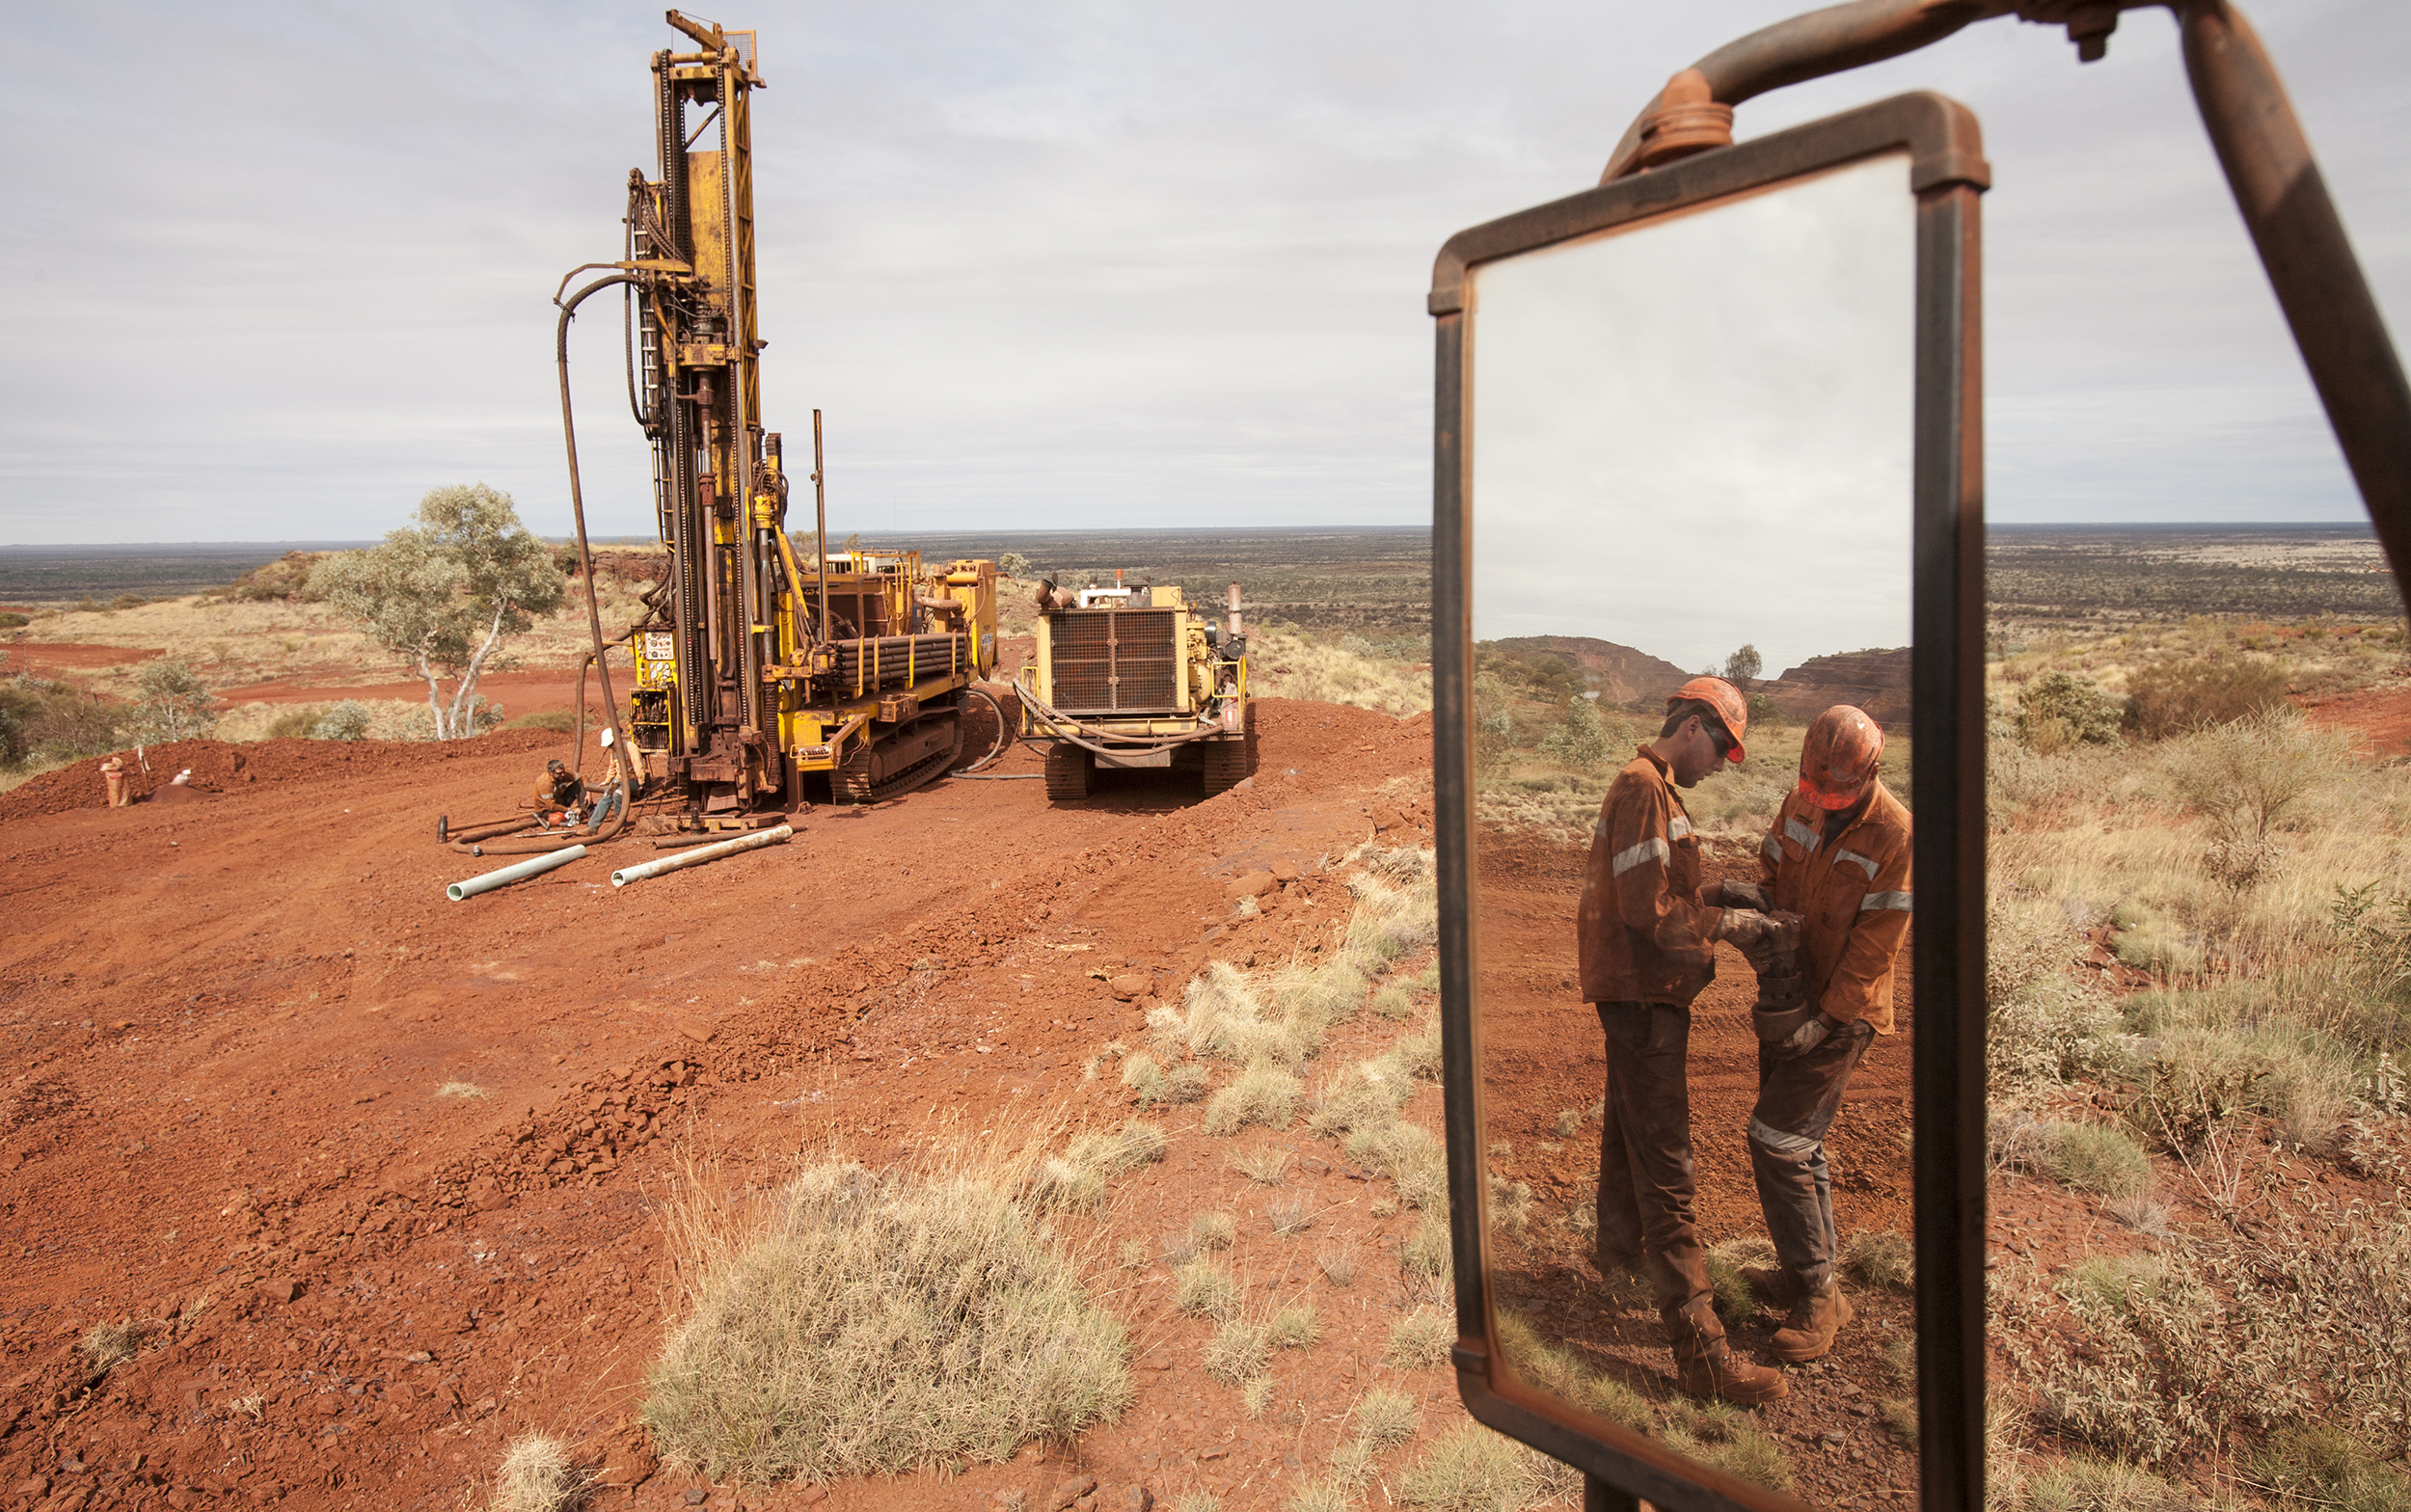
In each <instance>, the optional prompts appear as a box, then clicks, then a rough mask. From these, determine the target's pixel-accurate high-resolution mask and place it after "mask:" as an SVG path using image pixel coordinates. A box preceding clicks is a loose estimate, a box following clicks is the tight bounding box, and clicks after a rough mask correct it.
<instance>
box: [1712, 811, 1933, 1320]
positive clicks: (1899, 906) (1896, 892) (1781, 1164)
mask: <svg viewBox="0 0 2411 1512" xmlns="http://www.w3.org/2000/svg"><path fill="white" fill-rule="evenodd" d="M1912 832H1913V825H1912V824H1911V823H1910V817H1909V810H1907V809H1906V808H1903V807H1902V806H1901V802H1900V799H1898V798H1896V797H1894V796H1892V794H1891V792H1890V790H1889V789H1887V788H1885V787H1884V786H1883V781H1882V779H1880V778H1879V779H1878V780H1876V781H1875V782H1874V783H1873V784H1872V785H1871V787H1870V790H1869V792H1868V794H1867V796H1866V797H1865V798H1864V799H1863V800H1862V801H1861V802H1860V803H1859V804H1858V806H1857V807H1856V809H1845V810H1842V811H1840V812H1838V813H1835V812H1831V811H1829V810H1827V809H1824V808H1821V807H1819V806H1818V805H1817V804H1816V803H1814V802H1812V801H1810V799H1809V798H1808V796H1806V795H1804V794H1801V793H1798V792H1795V793H1794V794H1793V795H1792V796H1790V797H1788V798H1786V799H1784V801H1783V807H1782V808H1781V810H1780V811H1778V812H1777V813H1776V815H1775V817H1774V824H1773V825H1771V826H1770V827H1769V828H1768V830H1767V838H1766V841H1765V843H1764V845H1763V846H1761V847H1760V849H1759V853H1758V875H1759V879H1760V883H1761V885H1763V886H1764V887H1765V888H1766V891H1767V897H1768V901H1769V903H1770V904H1771V905H1772V906H1773V907H1774V910H1775V911H1777V912H1780V913H1796V914H1799V915H1800V916H1801V919H1802V920H1803V921H1805V922H1804V933H1803V935H1802V937H1801V955H1802V957H1803V959H1802V961H1801V975H1802V977H1803V978H1804V979H1805V980H1806V985H1807V988H1808V1002H1809V1003H1810V1005H1812V1006H1813V1007H1815V1009H1816V1010H1817V1012H1819V1013H1821V1014H1823V1015H1824V1016H1825V1017H1826V1018H1827V1019H1829V1020H1830V1021H1832V1022H1833V1023H1834V1024H1838V1025H1839V1026H1840V1027H1838V1028H1835V1029H1833V1031H1832V1032H1831V1033H1830V1034H1829V1035H1828V1036H1827V1037H1826V1038H1825V1039H1823V1040H1821V1041H1819V1042H1818V1043H1817V1045H1816V1046H1815V1047H1814V1048H1813V1049H1810V1050H1807V1051H1805V1052H1795V1051H1793V1050H1791V1049H1790V1048H1789V1047H1788V1046H1786V1045H1784V1044H1782V1043H1779V1042H1778V1043H1774V1044H1763V1043H1762V1044H1760V1045H1759V1046H1758V1101H1757V1104H1756V1106H1754V1107H1753V1108H1751V1109H1750V1114H1749V1167H1750V1175H1751V1177H1752V1178H1753V1180H1754V1181H1755V1182H1756V1184H1757V1188H1758V1205H1759V1206H1760V1207H1761V1208H1762V1209H1763V1210H1764V1211H1765V1213H1766V1220H1767V1234H1768V1237H1770V1238H1772V1239H1773V1240H1774V1253H1775V1257H1776V1259H1777V1260H1778V1261H1779V1262H1780V1263H1781V1265H1782V1266H1783V1268H1784V1269H1785V1270H1786V1271H1788V1272H1790V1273H1791V1276H1792V1279H1793V1280H1794V1281H1795V1282H1796V1283H1798V1284H1799V1286H1800V1288H1801V1294H1802V1295H1807V1294H1809V1293H1812V1292H1821V1291H1823V1290H1824V1289H1825V1287H1826V1284H1827V1283H1828V1282H1829V1281H1830V1280H1831V1279H1832V1275H1833V1257H1834V1254H1835V1250H1836V1246H1837V1244H1838V1242H1839V1241H1838V1237H1837V1235H1836V1233H1835V1230H1834V1226H1833V1181H1832V1174H1831V1172H1830V1171H1829V1170H1828V1168H1827V1166H1826V1160H1825V1135H1826V1131H1827V1130H1828V1129H1829V1128H1830V1127H1831V1126H1832V1124H1833V1116H1834V1114H1835V1113H1837V1112H1838V1111H1840V1108H1841V1105H1842V1094H1843V1093H1844V1092H1845V1091H1846V1090H1847V1089H1848V1088H1849V1086H1850V1077H1851V1072H1852V1071H1853V1070H1855V1069H1856V1067H1857V1065H1858V1060H1859V1057H1860V1056H1862V1055H1864V1054H1865V1053H1866V1051H1867V1046H1868V1045H1869V1043H1871V1042H1872V1040H1873V1038H1874V1037H1875V1036H1876V1035H1888V1034H1890V1033H1891V1032H1892V976H1893V968H1894V965H1895V963H1896V962H1897V961H1898V960H1899V958H1900V950H1901V946H1902V944H1903V943H1904V942H1905V941H1906V940H1907V939H1908V938H1909V921H1910V905H1911V904H1912V903H1913V901H1914V899H1913V895H1912V890H1911V888H1910V840H1911V836H1912Z"/></svg>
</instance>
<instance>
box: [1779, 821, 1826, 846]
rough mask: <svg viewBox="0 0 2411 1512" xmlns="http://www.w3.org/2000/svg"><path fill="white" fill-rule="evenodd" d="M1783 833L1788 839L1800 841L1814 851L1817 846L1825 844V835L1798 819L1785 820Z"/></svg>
mask: <svg viewBox="0 0 2411 1512" xmlns="http://www.w3.org/2000/svg"><path fill="white" fill-rule="evenodd" d="M1783 835H1784V838H1786V839H1789V840H1797V841H1799V842H1800V843H1801V845H1803V846H1805V847H1807V848H1808V850H1810V851H1811V852H1814V851H1815V850H1816V849H1817V847H1819V846H1821V845H1823V844H1825V836H1823V835H1821V834H1818V833H1817V832H1816V831H1815V830H1813V829H1811V828H1809V827H1808V826H1807V825H1805V824H1803V823H1801V822H1800V821H1799V820H1796V819H1787V820H1785V821H1783Z"/></svg>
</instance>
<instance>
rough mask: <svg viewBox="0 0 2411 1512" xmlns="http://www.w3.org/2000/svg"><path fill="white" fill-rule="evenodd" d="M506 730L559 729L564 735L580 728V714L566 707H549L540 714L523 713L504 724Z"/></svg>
mask: <svg viewBox="0 0 2411 1512" xmlns="http://www.w3.org/2000/svg"><path fill="white" fill-rule="evenodd" d="M502 728H504V729H506V730H557V731H559V732H560V733H561V734H563V735H567V734H568V733H569V732H570V731H572V730H575V729H576V728H578V716H577V715H575V714H572V713H571V712H570V711H568V710H566V709H547V710H544V711H543V712H542V713H540V714H523V715H520V716H519V717H518V718H516V719H513V720H511V721H509V722H508V723H506V724H505V725H503V726H502Z"/></svg>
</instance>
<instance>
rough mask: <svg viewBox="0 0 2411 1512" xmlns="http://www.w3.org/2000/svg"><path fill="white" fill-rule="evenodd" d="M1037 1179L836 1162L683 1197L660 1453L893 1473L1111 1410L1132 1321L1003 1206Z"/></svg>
mask: <svg viewBox="0 0 2411 1512" xmlns="http://www.w3.org/2000/svg"><path fill="white" fill-rule="evenodd" d="M1026 1175H1027V1173H1026V1172H1023V1171H1016V1170H1007V1169H1003V1168H1002V1166H1001V1165H999V1164H997V1163H988V1164H970V1163H967V1162H966V1163H961V1164H957V1165H954V1166H953V1167H951V1168H947V1167H944V1166H942V1165H941V1166H939V1167H938V1168H937V1169H927V1170H922V1171H918V1172H912V1173H909V1174H904V1175H897V1174H891V1175H887V1176H884V1177H881V1176H876V1175H872V1174H871V1173H870V1172H868V1171H865V1170H864V1169H863V1168H862V1167H860V1166H857V1165H853V1164H851V1163H849V1162H844V1161H831V1162H829V1163H827V1164H825V1165H822V1166H820V1167H818V1168H816V1169H814V1170H812V1171H810V1172H807V1173H806V1174H805V1175H803V1176H802V1177H801V1178H800V1179H799V1180H798V1181H797V1182H796V1183H795V1184H794V1185H792V1186H790V1187H789V1188H787V1189H786V1190H785V1191H784V1192H782V1193H779V1194H776V1195H775V1196H774V1197H772V1198H770V1199H766V1200H764V1201H761V1202H755V1203H752V1204H749V1205H745V1206H739V1205H734V1204H730V1205H722V1204H716V1203H715V1202H713V1200H712V1199H711V1197H710V1196H709V1195H707V1194H704V1193H702V1192H700V1191H698V1190H696V1189H694V1188H692V1187H690V1188H688V1189H687V1190H685V1191H684V1192H683V1193H681V1194H680V1196H679V1198H678V1199H677V1200H676V1201H675V1202H673V1203H672V1206H671V1219H670V1227H671V1237H672V1240H673V1247H674V1248H677V1249H683V1250H684V1251H686V1252H687V1256H688V1257H687V1259H686V1262H685V1265H684V1271H683V1273H684V1274H685V1276H686V1277H687V1278H688V1286H687V1293H686V1297H685V1315H684V1316H683V1317H682V1318H681V1319H680V1320H678V1322H677V1323H676V1324H675V1326H674V1327H673V1328H672V1329H671V1331H670V1335H669V1338H668V1341H667V1342H666V1344H664V1347H663V1350H662V1354H661V1356H660V1358H659V1359H657V1360H656V1361H655V1362H654V1363H653V1365H652V1366H651V1368H650V1369H649V1370H648V1371H647V1372H646V1386H647V1388H648V1395H647V1398H646V1400H645V1403H644V1407H643V1416H644V1419H645V1421H646V1423H647V1424H648V1425H649V1426H650V1427H651V1428H652V1430H653V1433H654V1436H655V1438H656V1439H657V1440H658V1441H659V1444H660V1446H661V1451H662V1456H663V1458H664V1460H666V1461H668V1462H669V1463H671V1464H672V1465H675V1466H680V1467H685V1468H692V1469H699V1470H701V1471H702V1472H705V1473H706V1474H708V1475H709V1476H711V1478H713V1479H714V1480H723V1481H724V1480H745V1481H754V1482H772V1481H778V1480H785V1479H790V1478H797V1479H803V1480H809V1481H821V1480H826V1479H828V1478H830V1477H832V1476H837V1475H861V1474H894V1473H897V1472H903V1471H908V1470H911V1469H914V1468H916V1467H919V1466H925V1465H935V1464H951V1463H955V1462H958V1461H964V1460H970V1461H995V1460H1001V1459H1004V1458H1005V1457H1006V1456H1008V1455H1010V1454H1011V1453H1012V1452H1013V1451H1014V1450H1015V1448H1016V1447H1017V1446H1018V1445H1021V1444H1023V1443H1025V1442H1027V1441H1029V1440H1031V1439H1036V1438H1069V1437H1070V1435H1072V1434H1075V1433H1077V1432H1079V1431H1080V1430H1081V1429H1084V1428H1086V1427H1088V1426H1090V1425H1091V1424H1093V1423H1096V1422H1098V1421H1100V1420H1102V1419H1105V1418H1112V1417H1114V1416H1115V1415H1117V1414H1119V1413H1120V1412H1121V1411H1122V1410H1123V1408H1124V1406H1125V1405H1127V1403H1128V1402H1129V1399H1130V1378H1129V1371H1128V1366H1127V1357H1128V1353H1129V1348H1128V1343H1127V1341H1126V1339H1125V1338H1124V1334H1123V1329H1122V1325H1121V1324H1120V1323H1118V1322H1116V1321H1115V1320H1114V1318H1113V1317H1112V1316H1111V1315H1110V1314H1108V1313H1106V1312H1105V1311H1103V1310H1100V1309H1098V1308H1097V1306H1096V1305H1095V1304H1094V1303H1093V1302H1092V1301H1091V1300H1090V1298H1089V1296H1088V1295H1087V1293H1086V1292H1085V1291H1084V1290H1083V1289H1082V1288H1081V1285H1080V1280H1079V1275H1078V1271H1077V1268H1076V1266H1075V1264H1074V1262H1073V1259H1072V1257H1071V1256H1070V1255H1069V1254H1068V1253H1067V1252H1066V1251H1065V1249H1064V1246H1063V1245H1062V1243H1061V1242H1060V1241H1058V1240H1056V1239H1054V1238H1053V1237H1051V1236H1050V1235H1049V1234H1048V1233H1047V1232H1046V1231H1045V1230H1044V1229H1041V1228H1040V1227H1038V1226H1037V1225H1035V1224H1034V1223H1033V1222H1032V1221H1031V1219H1030V1217H1029V1216H1028V1214H1027V1213H1026V1212H1025V1211H1024V1210H1023V1209H1022V1208H1021V1207H1020V1206H1019V1205H1017V1204H1016V1202H1014V1201H1013V1200H1012V1198H1011V1197H1010V1196H1009V1195H1008V1194H1009V1193H1011V1192H1013V1191H1016V1190H1017V1189H1019V1188H1021V1186H1022V1185H1023V1184H1024V1181H1025V1180H1026Z"/></svg>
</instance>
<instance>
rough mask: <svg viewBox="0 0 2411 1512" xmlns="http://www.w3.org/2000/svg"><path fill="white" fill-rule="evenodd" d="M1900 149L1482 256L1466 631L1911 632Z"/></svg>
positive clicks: (1908, 287) (1730, 637) (1781, 637)
mask: <svg viewBox="0 0 2411 1512" xmlns="http://www.w3.org/2000/svg"><path fill="white" fill-rule="evenodd" d="M1914 213H1915V204H1914V201H1913V199H1912V197H1911V196H1910V189H1909V164H1908V157H1907V155H1906V154H1904V153H1891V154H1886V155H1884V156H1882V157H1878V158H1874V159H1870V160H1868V161H1866V162H1864V163H1859V164H1855V165H1852V166H1850V167H1846V168H1842V169H1836V170H1833V171H1830V172H1829V173H1825V174H1822V175H1816V176H1814V177H1811V178H1808V179H1804V180H1801V181H1797V182H1795V183H1792V184H1787V185H1784V186H1782V187H1780V188H1778V189H1774V190H1769V191H1761V192H1758V193H1755V194H1751V195H1747V196H1744V197H1740V198H1737V199H1735V200H1731V201H1725V202H1719V203H1717V204H1715V205H1710V206H1706V207H1702V208H1700V209H1696V210H1693V211H1691V212H1689V213H1686V214H1682V215H1678V216H1673V217H1669V218H1667V219H1666V220H1664V221H1658V222H1652V223H1649V224H1647V225H1644V226H1641V227H1637V228H1631V229H1623V230H1619V231H1612V232H1607V233H1603V234H1600V235H1597V236H1592V237H1588V238H1585V239H1583V240H1581V241H1578V242H1572V243H1566V244H1561V245H1559V246H1556V247H1551V248H1547V249H1543V250H1541V251H1538V252H1534V253H1528V254H1525V255H1523V256H1521V257H1511V258H1507V259H1503V260H1502V261H1499V262H1494V263H1489V264H1484V265H1481V266H1478V267H1476V268H1475V269H1474V270H1473V271H1472V275H1471V277H1470V279H1469V281H1468V286H1469V298H1468V306H1467V309H1468V315H1467V341H1466V350H1467V359H1466V361H1467V383H1468V387H1469V391H1470V393H1471V409H1472V417H1473V418H1472V422H1471V426H1470V436H1469V450H1470V452H1471V462H1472V469H1473V473H1472V486H1471V490H1470V494H1471V499H1472V505H1473V515H1474V521H1475V529H1474V563H1475V568H1474V635H1475V638H1476V639H1477V640H1489V639H1495V638H1500V637H1503V636H1510V635H1595V636H1598V637H1600V638H1602V639H1605V640H1611V641H1614V642H1616V643H1618V644H1621V645H1627V646H1634V647H1637V648H1639V649H1640V650H1642V651H1645V652H1648V653H1649V654H1651V655H1653V656H1658V657H1663V658H1666V660H1668V661H1670V662H1676V663H1678V664H1680V665H1683V666H1685V667H1687V668H1701V667H1706V666H1709V665H1710V664H1712V663H1718V662H1721V661H1722V659H1723V658H1724V656H1725V655H1726V653H1728V652H1730V651H1732V650H1733V649H1734V647H1735V646H1736V645H1738V644H1740V643H1741V642H1743V641H1748V642H1750V643H1752V644H1755V645H1756V646H1757V647H1758V650H1759V652H1760V654H1761V656H1762V657H1763V658H1764V662H1765V667H1766V674H1767V675H1768V676H1774V674H1775V673H1777V672H1779V671H1781V670H1782V669H1784V668H1786V667H1789V666H1794V665H1797V664H1798V663H1799V662H1802V661H1804V660H1806V659H1807V658H1809V657H1812V656H1818V655H1824V654H1829V653H1832V652H1842V651H1856V650H1860V649H1864V648H1867V647H1878V646H1904V645H1907V644H1908V643H1909V587H1910V458H1911V424H1912V419H1913V415H1912V407H1913V399H1914V387H1915V386H1914V378H1915V373H1914V356H1915V313H1916V311H1915V301H1914V295H1915V286H1916V233H1915V223H1914Z"/></svg>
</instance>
